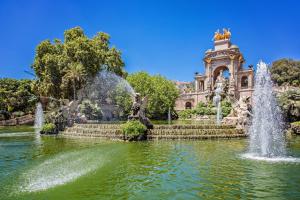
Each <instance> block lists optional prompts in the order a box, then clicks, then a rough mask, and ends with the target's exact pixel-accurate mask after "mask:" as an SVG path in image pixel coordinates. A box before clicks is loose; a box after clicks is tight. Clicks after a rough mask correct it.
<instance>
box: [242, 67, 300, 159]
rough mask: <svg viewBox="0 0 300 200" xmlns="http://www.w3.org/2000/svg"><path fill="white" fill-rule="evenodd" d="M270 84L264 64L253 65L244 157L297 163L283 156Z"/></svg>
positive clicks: (278, 117) (283, 145)
mask: <svg viewBox="0 0 300 200" xmlns="http://www.w3.org/2000/svg"><path fill="white" fill-rule="evenodd" d="M272 87H273V82H272V80H271V75H270V72H269V69H268V66H267V65H266V63H264V62H262V61H260V62H259V63H258V64H257V72H256V76H255V85H254V93H253V118H252V124H251V126H250V128H249V133H250V147H249V153H247V154H245V155H244V157H246V158H251V159H256V160H266V161H271V162H277V161H288V162H295V161H299V160H298V159H296V158H292V157H286V142H285V136H284V122H283V117H282V114H281V110H280V108H279V106H278V105H277V101H276V97H275V94H274V92H273V89H272Z"/></svg>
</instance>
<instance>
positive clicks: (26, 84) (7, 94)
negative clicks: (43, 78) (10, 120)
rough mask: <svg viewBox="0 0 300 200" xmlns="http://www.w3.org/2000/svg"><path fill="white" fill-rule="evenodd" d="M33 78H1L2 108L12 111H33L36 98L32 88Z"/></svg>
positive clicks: (0, 99)
mask: <svg viewBox="0 0 300 200" xmlns="http://www.w3.org/2000/svg"><path fill="white" fill-rule="evenodd" d="M33 83H34V81H32V80H26V79H24V80H16V79H10V78H3V79H0V110H4V111H8V112H10V113H12V112H16V111H22V112H24V113H28V112H32V111H33V110H34V107H35V103H36V98H35V95H34V90H33V88H32V84H33Z"/></svg>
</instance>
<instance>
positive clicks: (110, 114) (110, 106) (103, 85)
mask: <svg viewBox="0 0 300 200" xmlns="http://www.w3.org/2000/svg"><path fill="white" fill-rule="evenodd" d="M117 96H122V97H124V98H125V96H130V98H132V99H133V98H134V96H135V92H134V90H133V88H132V87H131V86H130V84H129V83H128V82H127V81H126V80H125V79H124V78H122V77H120V76H118V75H116V74H114V73H112V72H108V71H101V72H100V73H98V74H97V75H96V76H95V77H94V78H93V80H91V81H89V82H88V84H87V85H86V86H85V87H84V88H83V89H81V90H80V91H79V93H78V99H79V101H83V100H86V99H87V100H90V101H91V102H93V103H95V104H96V105H98V106H100V107H101V110H102V114H103V117H102V120H104V121H109V120H114V119H116V118H117V117H116V116H115V114H114V113H115V112H116V111H117V112H118V111H119V110H121V109H123V108H119V107H118V106H117V105H116V102H115V99H116V97H117Z"/></svg>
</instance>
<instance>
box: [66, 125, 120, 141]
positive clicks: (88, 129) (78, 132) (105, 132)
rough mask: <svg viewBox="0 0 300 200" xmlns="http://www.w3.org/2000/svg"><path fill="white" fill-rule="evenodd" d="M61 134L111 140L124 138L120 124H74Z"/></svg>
mask: <svg viewBox="0 0 300 200" xmlns="http://www.w3.org/2000/svg"><path fill="white" fill-rule="evenodd" d="M61 134H62V135H63V136H70V137H97V138H103V139H112V140H123V139H124V135H123V133H122V131H121V127H120V124H74V125H73V126H72V127H68V128H67V129H66V130H65V131H63V132H62V133H61Z"/></svg>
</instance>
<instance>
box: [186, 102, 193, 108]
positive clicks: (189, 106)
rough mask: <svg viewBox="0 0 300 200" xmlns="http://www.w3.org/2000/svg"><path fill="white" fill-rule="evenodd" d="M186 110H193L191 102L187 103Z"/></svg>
mask: <svg viewBox="0 0 300 200" xmlns="http://www.w3.org/2000/svg"><path fill="white" fill-rule="evenodd" d="M185 109H192V103H191V102H189V101H188V102H186V103H185Z"/></svg>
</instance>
